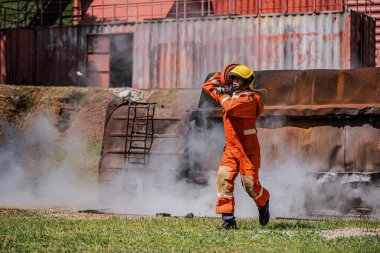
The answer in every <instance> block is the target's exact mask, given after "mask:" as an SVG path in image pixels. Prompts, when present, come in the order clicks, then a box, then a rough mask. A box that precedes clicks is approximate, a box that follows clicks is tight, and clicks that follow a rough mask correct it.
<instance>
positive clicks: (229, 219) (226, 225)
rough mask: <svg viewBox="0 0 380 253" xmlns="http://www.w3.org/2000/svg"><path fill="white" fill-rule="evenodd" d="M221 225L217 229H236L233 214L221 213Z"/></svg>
mask: <svg viewBox="0 0 380 253" xmlns="http://www.w3.org/2000/svg"><path fill="white" fill-rule="evenodd" d="M222 219H223V220H224V222H223V224H222V225H220V226H219V227H218V229H237V227H236V221H235V216H234V214H233V213H222Z"/></svg>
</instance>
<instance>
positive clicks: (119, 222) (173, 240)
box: [0, 209, 380, 252]
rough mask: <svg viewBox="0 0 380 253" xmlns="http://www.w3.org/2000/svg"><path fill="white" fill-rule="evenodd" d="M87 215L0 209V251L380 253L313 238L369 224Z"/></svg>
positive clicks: (349, 242) (375, 247)
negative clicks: (223, 225) (224, 227)
mask: <svg viewBox="0 0 380 253" xmlns="http://www.w3.org/2000/svg"><path fill="white" fill-rule="evenodd" d="M86 217H87V219H86ZM86 217H84V216H82V218H81V217H77V219H75V220H73V219H67V218H66V219H65V218H63V217H62V218H59V217H55V216H52V215H46V213H41V212H39V211H32V210H17V209H0V251H1V252H106V251H107V252H380V238H379V236H360V237H348V238H338V239H333V240H327V239H324V238H323V237H321V236H320V235H319V234H318V231H320V230H325V229H335V228H341V227H352V228H355V227H359V228H379V227H380V222H379V221H371V220H355V221H344V220H334V221H327V220H325V221H278V220H274V221H272V222H271V223H270V224H269V225H268V226H267V227H264V228H263V227H261V226H260V225H259V224H258V222H257V220H256V219H239V220H238V225H239V230H235V231H219V230H217V229H215V227H216V226H217V225H218V224H219V223H220V220H219V219H212V218H137V217H136V218H126V217H117V216H113V217H109V216H104V218H100V219H88V216H86ZM101 217H103V216H101ZM289 234H291V235H289Z"/></svg>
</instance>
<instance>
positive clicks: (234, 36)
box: [133, 13, 374, 89]
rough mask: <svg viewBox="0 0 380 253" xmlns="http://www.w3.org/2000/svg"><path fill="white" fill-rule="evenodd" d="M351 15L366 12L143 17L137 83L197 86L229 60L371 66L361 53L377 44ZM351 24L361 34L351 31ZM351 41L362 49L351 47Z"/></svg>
mask: <svg viewBox="0 0 380 253" xmlns="http://www.w3.org/2000/svg"><path fill="white" fill-rule="evenodd" d="M353 17H355V19H356V18H358V19H360V18H363V16H362V15H359V14H356V13H324V14H320V15H315V14H310V15H289V16H281V15H280V16H262V17H254V16H247V17H236V18H212V19H211V18H210V19H207V20H201V19H199V20H198V19H194V20H189V21H186V22H178V21H177V22H171V21H165V22H156V23H139V24H136V41H135V48H134V60H135V63H136V64H135V65H134V79H133V87H135V88H142V89H148V88H195V87H199V86H200V84H201V83H202V82H203V78H204V76H206V75H207V73H208V72H210V71H217V70H220V69H221V68H222V67H223V66H225V65H227V64H229V63H231V62H240V63H244V64H247V65H248V66H251V67H252V68H253V69H255V70H271V69H319V68H332V69H347V68H351V67H358V66H360V67H364V66H373V65H374V63H373V62H372V60H367V59H364V57H362V56H361V55H362V54H365V55H370V54H371V52H372V53H373V50H372V49H371V48H373V47H374V44H372V45H371V44H369V45H368V46H366V45H364V43H367V42H368V43H373V40H369V39H363V40H360V39H359V36H358V35H359V34H362V36H363V38H368V37H370V35H367V34H365V32H366V31H367V32H369V30H365V29H364V30H363V31H360V30H359V29H357V28H355V27H354V25H356V24H358V22H351V20H352V18H353ZM369 22H371V21H369ZM372 22H373V21H372ZM236 27H239V29H238V30H237V29H236ZM353 30H354V31H356V33H357V34H355V35H354V36H351V31H353ZM242 34H243V36H242ZM353 42H355V43H356V44H355V45H359V48H360V50H354V49H352V48H351V46H352V43H353ZM365 50H367V51H365ZM368 51H371V52H368ZM353 59H355V60H353ZM357 59H359V60H357ZM372 59H374V58H372ZM366 64H368V65H366ZM148 69H149V71H146V70H148ZM172 70H176V71H172Z"/></svg>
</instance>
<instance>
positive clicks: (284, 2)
mask: <svg viewBox="0 0 380 253" xmlns="http://www.w3.org/2000/svg"><path fill="white" fill-rule="evenodd" d="M343 2H344V0H332V1H329V0H293V1H289V0H265V1H263V0H235V1H230V0H221V1H220V0H213V1H212V3H213V7H214V11H215V14H216V15H229V14H238V15H249V14H255V13H257V14H273V13H282V14H285V13H300V12H322V11H332V10H333V11H337V10H343V8H344V5H343Z"/></svg>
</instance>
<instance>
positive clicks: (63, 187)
mask: <svg viewBox="0 0 380 253" xmlns="http://www.w3.org/2000/svg"><path fill="white" fill-rule="evenodd" d="M54 122H55V120H54V117H53V116H52V115H50V114H48V113H44V114H39V115H36V116H35V117H32V120H30V121H29V122H28V123H27V126H28V127H27V128H26V129H25V130H24V131H23V132H18V131H16V130H15V129H14V128H12V127H11V126H7V125H3V126H2V128H3V130H4V132H5V134H4V135H5V141H4V142H3V143H2V144H1V146H0V164H1V165H0V206H13V207H41V206H43V207H44V206H60V207H65V208H80V209H87V208H99V209H106V210H107V211H110V212H117V213H128V214H146V215H154V214H155V213H170V214H172V215H185V214H187V213H190V212H193V213H194V214H195V215H197V216H215V213H214V210H215V203H216V192H215V179H216V174H217V169H218V166H219V163H220V158H221V154H222V150H223V146H224V131H223V127H222V125H221V124H216V125H215V126H213V127H212V128H210V129H207V130H202V131H200V132H195V131H193V133H192V134H190V136H189V138H188V140H189V149H190V159H189V161H190V165H192V166H193V167H191V168H192V171H190V172H191V173H195V174H196V173H197V172H201V173H199V175H201V176H202V179H203V180H204V181H202V182H205V181H207V184H199V180H198V183H194V180H191V179H189V177H190V178H191V177H192V176H194V174H191V173H190V174H187V175H185V176H183V175H182V176H180V171H179V168H180V167H181V166H182V162H183V161H182V160H181V159H178V157H177V158H175V157H174V158H173V157H172V158H171V157H169V156H167V157H164V156H161V157H154V156H152V157H151V160H150V164H149V169H148V170H145V169H144V170H142V169H141V168H140V169H137V170H126V171H124V172H123V173H121V174H118V175H116V176H115V178H114V181H115V182H119V183H117V184H114V185H112V186H109V187H107V189H101V191H100V194H99V191H98V190H99V189H98V185H97V184H96V182H95V183H94V182H89V180H88V178H86V177H84V176H83V174H81V171H79V170H80V168H81V163H82V162H83V161H86V159H87V157H86V153H85V152H84V150H85V149H86V144H85V143H86V141H85V140H84V139H83V138H82V137H81V136H80V135H79V134H76V133H75V132H71V133H70V136H68V137H67V138H66V139H65V141H63V142H62V138H61V137H62V136H60V133H59V131H58V130H57V128H56V126H55V123H54ZM263 138H264V137H263V135H262V132H261V131H260V129H259V140H260V141H261V146H262V151H263V152H262V168H261V169H260V179H261V183H262V185H263V186H264V187H266V188H267V189H268V190H269V192H270V193H271V201H270V211H271V215H272V217H278V216H281V217H303V216H307V215H308V208H314V209H321V210H323V209H337V208H338V209H339V210H340V209H341V208H342V205H344V203H341V202H342V201H343V202H344V201H346V202H349V201H353V200H355V199H358V197H360V198H361V199H362V202H363V203H364V204H365V205H367V206H370V207H371V208H373V209H374V211H375V212H378V210H379V208H380V205H379V204H378V203H380V197H379V196H380V194H379V187H376V186H375V185H371V186H370V187H367V188H363V189H364V190H361V188H357V189H355V188H352V187H350V185H351V184H352V183H355V182H358V181H360V182H361V184H368V180H370V179H368V178H366V177H361V178H360V179H357V178H353V177H339V176H338V175H337V174H334V173H331V174H326V175H324V176H322V177H319V178H317V177H316V176H315V174H314V173H313V172H316V171H317V170H318V168H319V165H318V164H315V163H314V164H313V163H310V162H307V159H305V158H304V157H302V155H299V156H295V155H294V156H293V155H292V156H289V155H288V152H287V146H286V145H287V144H286V143H284V142H283V140H282V139H281V138H275V137H274V138H272V140H271V143H269V144H270V145H275V146H277V151H276V152H277V159H276V160H275V161H273V160H272V156H271V155H270V153H269V152H267V151H268V148H267V145H268V143H265V142H264V141H263ZM174 142H176V140H174ZM156 145H157V150H166V149H167V146H166V145H167V143H166V144H165V143H162V144H160V143H159V142H157V143H156ZM160 145H161V146H160ZM173 146H175V143H173ZM60 156H62V157H60ZM193 179H194V178H193ZM195 181H197V180H195ZM120 182H121V183H120ZM356 197H357V198H356ZM99 200H102V201H99ZM235 203H236V206H235V207H236V215H237V216H238V217H257V215H258V211H257V207H256V206H255V203H254V202H253V200H252V199H251V198H250V197H249V196H248V194H246V193H245V192H244V190H243V188H242V186H241V182H240V178H239V177H238V178H236V180H235Z"/></svg>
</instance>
